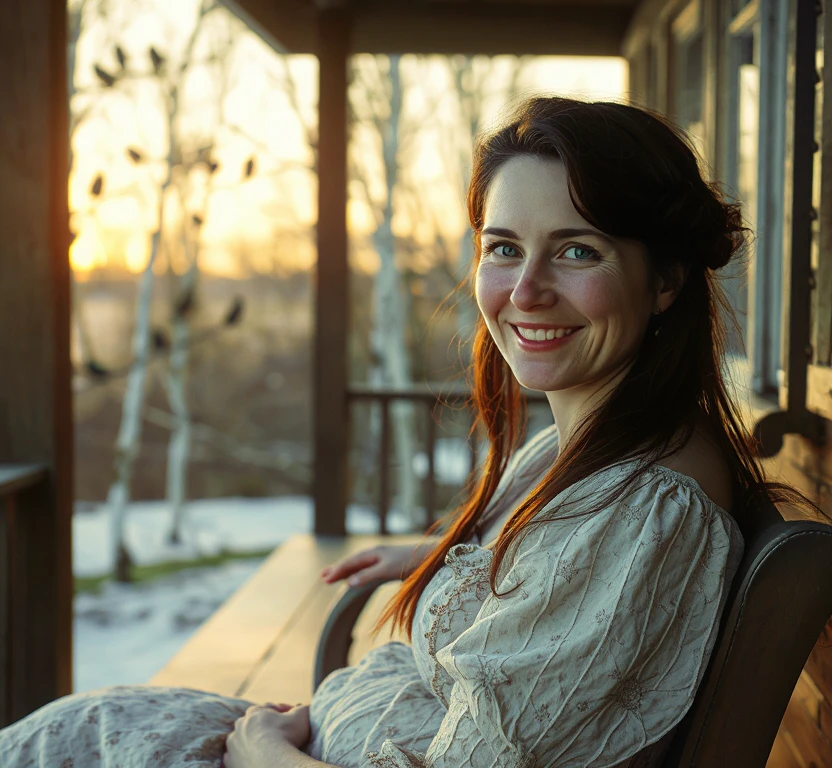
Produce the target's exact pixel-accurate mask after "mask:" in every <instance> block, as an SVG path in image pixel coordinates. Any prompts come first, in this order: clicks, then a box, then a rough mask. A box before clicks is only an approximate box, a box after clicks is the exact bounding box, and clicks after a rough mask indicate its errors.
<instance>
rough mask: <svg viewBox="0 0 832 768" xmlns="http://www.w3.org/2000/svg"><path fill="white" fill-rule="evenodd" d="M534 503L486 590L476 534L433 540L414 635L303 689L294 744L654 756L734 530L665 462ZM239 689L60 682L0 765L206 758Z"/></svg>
mask: <svg viewBox="0 0 832 768" xmlns="http://www.w3.org/2000/svg"><path fill="white" fill-rule="evenodd" d="M556 451H557V439H556V433H555V432H554V427H551V428H549V429H547V430H544V431H543V432H542V433H540V434H539V435H538V436H537V437H536V438H535V439H533V440H532V441H530V443H529V444H528V445H527V446H526V448H524V450H523V451H521V452H520V453H519V454H518V455H517V457H516V458H515V460H514V461H513V462H512V464H511V466H510V468H509V470H510V471H509V472H507V475H506V481H505V483H503V487H501V488H500V489H499V491H498V494H497V496H496V498H495V502H494V504H493V505H492V508H493V509H492V511H493V512H494V514H493V516H491V519H492V520H493V519H494V518H497V519H499V518H501V517H502V514H501V512H504V511H505V510H506V509H508V508H509V507H508V506H506V505H511V504H513V503H515V502H516V501H517V498H518V496H522V494H523V492H524V490H525V491H526V492H527V491H528V489H529V488H530V487H533V485H529V483H530V482H532V483H533V481H534V480H535V479H536V478H537V477H538V476H539V475H540V473H541V472H542V471H545V468H546V467H547V466H550V465H551V461H552V460H553V458H554V456H555V455H556ZM634 467H635V464H634V463H633V462H625V463H623V464H620V465H617V466H615V467H612V468H609V469H606V470H603V471H602V472H600V473H596V474H595V475H593V476H590V477H588V478H586V479H585V480H584V481H582V482H581V483H579V484H577V485H578V486H580V488H578V487H577V486H576V487H573V488H570V489H569V490H568V491H566V492H565V493H564V494H562V495H561V497H558V498H557V499H555V501H554V502H553V503H552V504H551V505H550V508H551V509H553V510H554V509H555V507H558V508H565V507H566V508H568V512H569V514H575V513H576V512H578V511H579V510H580V504H581V503H582V502H580V501H578V502H575V501H574V500H575V499H576V498H578V496H580V497H581V498H584V497H585V496H587V495H588V496H589V497H590V499H589V501H590V502H591V498H592V497H593V496H594V497H595V498H598V495H597V493H595V491H597V492H598V493H603V492H604V490H605V489H607V488H609V487H610V483H612V482H614V481H615V480H616V479H618V478H620V477H621V473H626V472H628V471H630V472H632V470H633V469H634ZM576 492H579V493H576ZM570 500H572V503H571V504H569V503H567V502H570ZM542 516H546V522H544V523H542V524H541V525H540V526H537V527H535V528H533V529H532V530H531V532H530V533H529V534H528V535H527V536H526V537H525V538H524V539H523V541H522V543H521V545H520V546H519V547H518V549H517V551H516V553H515V554H514V556H513V558H512V560H511V562H510V563H509V564H508V566H507V567H504V568H503V569H502V570H503V575H502V576H501V578H500V579H499V581H498V585H497V586H498V589H499V591H500V592H501V593H502V592H505V591H507V590H509V589H511V588H512V587H514V586H515V585H518V584H519V587H518V588H517V589H515V590H514V591H513V592H511V594H510V595H508V596H506V597H503V598H501V599H497V598H495V597H494V596H493V595H492V594H491V591H490V589H489V585H488V578H489V569H490V565H491V559H492V551H491V549H490V548H489V547H487V546H483V545H482V543H481V542H480V543H477V542H475V541H472V542H468V543H464V544H458V545H456V546H455V547H453V548H452V549H451V550H450V551H449V552H448V554H447V556H446V558H445V563H446V564H445V566H444V567H442V568H441V569H440V570H439V572H438V573H437V574H436V576H435V577H434V578H433V580H432V581H431V582H430V584H429V585H428V587H427V588H426V589H425V591H424V592H423V594H422V596H421V598H420V600H419V603H418V606H417V610H416V615H415V621H414V625H413V645H412V646H410V645H406V644H403V643H399V642H391V643H388V644H386V645H384V646H382V647H380V648H376V649H375V650H373V651H371V652H369V653H368V654H367V655H366V656H365V657H364V658H363V659H362V660H361V662H360V663H359V664H357V665H355V666H353V667H347V668H345V669H340V670H336V671H335V672H333V673H332V674H331V675H329V676H328V677H327V678H326V680H324V681H323V683H322V684H321V685H320V687H319V688H318V690H317V691H316V692H315V695H314V697H313V699H312V702H311V708H310V719H311V722H312V740H311V741H310V742H309V744H308V745H307V747H306V750H305V751H306V752H307V754H309V755H311V756H312V757H315V758H316V759H318V760H322V761H323V762H326V763H329V764H332V765H336V766H340V767H341V768H423V767H424V766H432V767H435V768H440V766H441V767H442V768H532V767H533V766H534V767H538V768H548V767H549V766H552V767H555V766H557V767H558V768H561V767H563V768H566V767H569V768H588V767H589V766H592V767H593V768H605V767H606V766H622V767H623V766H627V767H628V768H635V766H637V765H638V766H647V765H655V764H657V763H658V761H659V760H660V758H661V755H662V754H663V752H664V750H665V749H666V747H667V745H668V743H669V742H668V740H669V738H670V737H671V736H672V733H673V730H674V728H675V726H676V725H677V724H678V722H679V721H680V720H681V718H682V717H683V715H684V714H685V712H687V710H688V709H689V707H690V705H691V702H692V700H693V696H694V693H695V691H696V689H697V687H698V685H699V682H700V680H701V678H702V675H703V673H704V670H705V666H706V664H707V661H708V658H709V656H710V653H711V650H712V649H713V644H714V640H715V636H716V631H717V627H718V621H719V616H720V614H721V610H722V607H723V605H724V601H725V597H726V594H727V590H728V587H729V585H730V582H731V579H732V578H733V575H734V573H735V571H736V568H737V566H738V564H739V560H740V558H741V556H742V549H743V541H742V536H741V534H740V531H739V529H738V527H737V525H736V523H735V522H734V521H733V519H732V518H731V516H730V515H729V514H728V513H727V512H725V511H724V510H722V509H720V508H719V507H718V506H716V505H715V504H714V503H713V502H711V501H710V499H708V497H707V496H706V495H705V494H704V493H703V492H702V490H701V489H700V488H699V486H698V485H697V483H696V482H695V481H694V480H692V479H691V478H689V477H687V476H685V475H680V474H679V473H676V472H674V471H672V470H669V469H665V468H663V467H653V468H651V469H649V470H648V471H647V474H646V476H645V478H644V480H643V481H641V482H640V484H639V486H638V487H637V488H635V489H633V490H631V491H629V492H628V493H627V494H626V495H625V497H624V498H622V499H621V500H619V501H618V502H617V503H614V504H611V505H610V506H609V507H608V508H606V509H604V510H602V511H601V512H600V513H597V514H595V515H590V516H587V517H580V518H577V519H558V517H557V516H556V513H555V512H553V513H552V514H547V511H546V510H544V512H542V513H541V517H542ZM493 530H494V533H495V535H496V533H498V532H499V528H494V529H493ZM491 539H492V537H490V536H488V535H485V536H483V539H482V541H491ZM273 698H274V700H279V698H280V685H279V681H275V691H274V697H273ZM248 704H249V702H246V701H241V700H238V699H228V698H225V697H220V696H216V695H213V694H207V693H202V692H197V691H188V690H185V689H162V688H147V687H138V686H136V687H119V688H112V689H105V690H103V691H98V692H92V693H90V694H78V695H75V696H70V697H65V698H64V699H59V700H58V701H56V702H53V703H52V704H49V705H47V706H46V707H44V708H42V709H41V710H39V711H38V712H36V713H35V714H33V715H31V716H30V717H28V718H26V719H25V720H23V721H21V723H18V724H16V725H14V726H12V727H11V728H8V729H6V730H5V731H0V765H2V766H3V768H6V767H7V766H8V767H9V768H18V767H19V768H28V766H37V768H46V766H48V767H49V768H82V767H83V768H87V766H89V767H90V768H97V767H98V766H107V767H108V768H115V767H116V766H119V767H120V768H133V767H134V766H135V768H139V766H142V767H143V766H165V767H166V768H172V767H174V766H176V768H179V767H180V766H181V768H185V767H186V766H199V767H200V768H201V767H202V766H215V767H216V766H219V764H220V762H219V757H218V756H219V755H221V754H222V743H223V739H224V735H225V733H227V731H228V729H229V728H230V727H231V726H232V725H233V722H234V720H235V719H236V717H239V715H240V714H241V713H242V712H243V711H245V708H246V706H248ZM91 721H94V722H91ZM105 721H106V722H105ZM50 729H51V733H50Z"/></svg>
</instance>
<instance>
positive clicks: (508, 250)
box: [491, 245, 518, 259]
mask: <svg viewBox="0 0 832 768" xmlns="http://www.w3.org/2000/svg"><path fill="white" fill-rule="evenodd" d="M491 252H492V253H496V254H497V255H498V256H502V257H503V258H505V259H512V258H514V257H515V256H516V255H517V253H518V251H517V249H516V248H515V247H514V246H513V245H497V246H495V247H494V248H492V249H491Z"/></svg>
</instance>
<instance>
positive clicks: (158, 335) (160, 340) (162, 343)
mask: <svg viewBox="0 0 832 768" xmlns="http://www.w3.org/2000/svg"><path fill="white" fill-rule="evenodd" d="M169 347H170V342H169V341H168V337H167V334H166V333H165V332H164V331H163V330H162V329H161V328H154V329H153V349H155V350H156V351H157V352H164V351H165V350H166V349H168V348H169Z"/></svg>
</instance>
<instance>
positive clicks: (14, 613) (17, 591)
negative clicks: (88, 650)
mask: <svg viewBox="0 0 832 768" xmlns="http://www.w3.org/2000/svg"><path fill="white" fill-rule="evenodd" d="M49 494H50V482H49V472H48V470H47V469H46V468H45V467H43V466H37V465H11V466H9V465H0V728H2V727H3V726H4V725H7V724H9V723H12V722H14V721H15V720H17V719H19V718H20V717H23V716H24V715H26V714H28V713H29V712H31V711H32V710H34V709H36V708H37V707H39V706H42V705H43V704H45V703H46V702H47V701H49V699H50V698H53V696H51V695H50V691H51V689H52V688H53V687H54V677H55V675H54V658H55V653H54V652H52V651H53V650H54V649H53V644H54V643H55V642H56V640H55V632H54V631H53V624H52V620H53V617H54V614H55V606H54V605H52V604H50V603H51V602H53V600H54V589H53V585H52V584H51V578H50V577H51V576H52V575H53V574H54V567H53V564H52V563H50V557H51V553H52V551H53V547H52V544H53V543H54V541H53V539H54V534H53V532H52V531H51V530H50V526H49V525H48V521H47V520H45V519H44V517H45V515H44V513H45V512H46V511H48V510H49V509H50V505H49Z"/></svg>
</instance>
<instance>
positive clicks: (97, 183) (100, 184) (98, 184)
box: [90, 173, 104, 197]
mask: <svg viewBox="0 0 832 768" xmlns="http://www.w3.org/2000/svg"><path fill="white" fill-rule="evenodd" d="M103 188H104V177H103V176H102V175H101V174H100V173H99V174H98V175H97V176H96V177H95V179H93V182H92V186H91V187H90V194H91V195H92V196H93V197H98V196H99V195H100V194H101V190H102V189H103Z"/></svg>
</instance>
